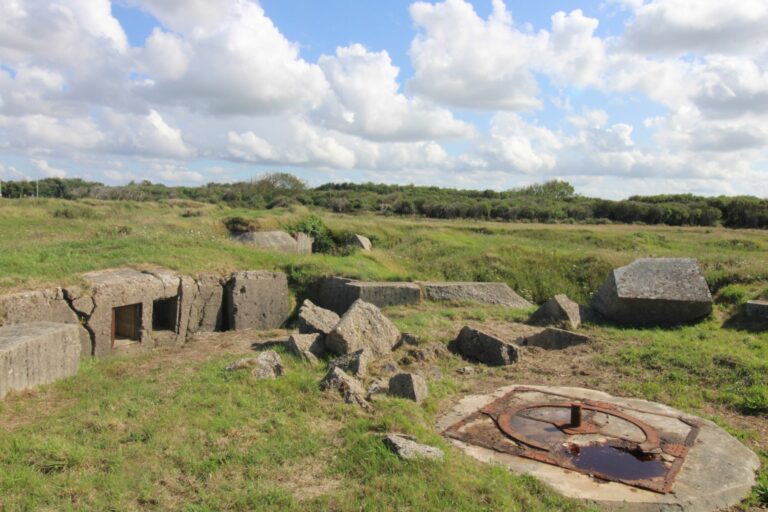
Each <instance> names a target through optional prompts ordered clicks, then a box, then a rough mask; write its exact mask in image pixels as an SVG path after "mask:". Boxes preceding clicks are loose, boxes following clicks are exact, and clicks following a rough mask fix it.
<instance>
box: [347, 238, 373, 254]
mask: <svg viewBox="0 0 768 512" xmlns="http://www.w3.org/2000/svg"><path fill="white" fill-rule="evenodd" d="M352 242H353V244H354V245H355V246H357V247H359V248H360V250H362V251H365V252H368V251H370V250H371V249H373V244H372V243H371V240H370V239H369V238H368V237H366V236H363V235H355V236H354V238H353V239H352Z"/></svg>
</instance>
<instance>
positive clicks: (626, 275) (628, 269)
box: [591, 258, 712, 325]
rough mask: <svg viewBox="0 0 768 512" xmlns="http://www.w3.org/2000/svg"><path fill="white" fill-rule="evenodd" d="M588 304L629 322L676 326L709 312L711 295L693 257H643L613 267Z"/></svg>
mask: <svg viewBox="0 0 768 512" xmlns="http://www.w3.org/2000/svg"><path fill="white" fill-rule="evenodd" d="M591 305H592V307H593V308H595V309H596V310H597V311H598V312H599V313H600V314H602V315H603V316H604V317H605V318H607V319H608V320H612V321H614V322H617V323H621V324H629V325H676V324H684V323H689V322H693V321H695V320H699V319H701V318H703V317H705V316H707V315H709V314H710V313H711V312H712V295H711V294H710V292H709V287H708V286H707V282H706V280H705V279H704V275H703V274H702V272H701V269H700V268H699V265H698V263H697V261H696V260H695V259H691V258H643V259H639V260H636V261H634V262H633V263H631V264H629V265H627V266H625V267H621V268H617V269H615V270H613V271H612V272H611V273H610V274H609V275H608V278H607V279H606V280H605V282H604V283H603V285H602V286H601V287H600V289H599V290H598V291H597V293H595V294H594V295H593V296H592V300H591Z"/></svg>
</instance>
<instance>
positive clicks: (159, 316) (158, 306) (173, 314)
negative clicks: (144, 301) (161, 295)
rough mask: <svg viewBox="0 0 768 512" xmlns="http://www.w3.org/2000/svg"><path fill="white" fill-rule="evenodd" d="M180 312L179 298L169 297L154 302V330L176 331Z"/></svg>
mask: <svg viewBox="0 0 768 512" xmlns="http://www.w3.org/2000/svg"><path fill="white" fill-rule="evenodd" d="M178 314H179V298H178V297H169V298H167V299H158V300H155V301H153V302H152V330H153V331H174V332H175V331H176V330H177V327H178V325H177V319H178Z"/></svg>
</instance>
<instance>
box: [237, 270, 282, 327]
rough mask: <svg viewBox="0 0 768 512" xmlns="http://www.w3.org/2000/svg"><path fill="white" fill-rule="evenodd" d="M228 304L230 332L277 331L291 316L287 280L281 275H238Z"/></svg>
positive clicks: (238, 273)
mask: <svg viewBox="0 0 768 512" xmlns="http://www.w3.org/2000/svg"><path fill="white" fill-rule="evenodd" d="M225 302H226V312H227V317H226V318H227V326H228V327H229V328H230V329H233V330H239V329H276V328H278V327H280V326H282V325H283V323H284V322H285V321H286V320H287V319H288V316H289V315H290V300H289V298H288V277H287V276H286V275H285V274H283V273H282V272H264V271H246V272H235V273H234V274H232V278H231V279H230V280H229V282H228V283H227V286H226V289H225Z"/></svg>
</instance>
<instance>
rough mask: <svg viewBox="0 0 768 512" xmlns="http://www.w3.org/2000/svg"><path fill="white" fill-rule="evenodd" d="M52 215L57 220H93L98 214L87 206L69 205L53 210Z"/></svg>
mask: <svg viewBox="0 0 768 512" xmlns="http://www.w3.org/2000/svg"><path fill="white" fill-rule="evenodd" d="M52 215H53V216H54V217H55V218H57V219H93V218H94V217H96V213H95V212H94V211H93V208H90V207H87V206H78V205H69V206H63V207H61V208H56V209H55V210H53V212H52Z"/></svg>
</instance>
